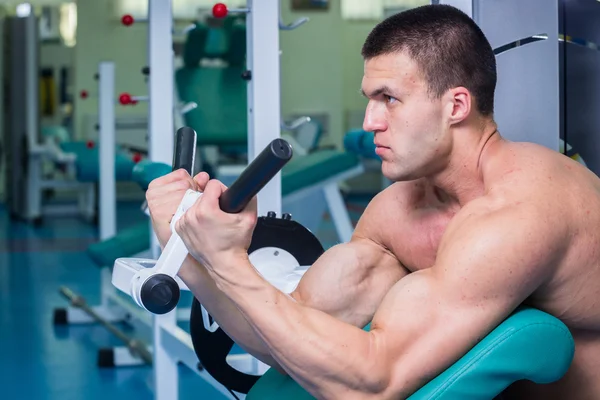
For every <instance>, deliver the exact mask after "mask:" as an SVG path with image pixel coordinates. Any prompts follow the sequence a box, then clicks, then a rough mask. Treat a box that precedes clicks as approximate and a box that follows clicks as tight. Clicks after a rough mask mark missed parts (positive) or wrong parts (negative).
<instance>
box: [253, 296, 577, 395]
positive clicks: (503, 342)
mask: <svg viewBox="0 0 600 400" xmlns="http://www.w3.org/2000/svg"><path fill="white" fill-rule="evenodd" d="M366 329H367V328H366ZM448 340H452V339H451V338H449V339H448ZM574 353H575V342H574V340H573V337H572V336H571V333H570V332H569V329H568V328H567V327H566V326H565V325H564V324H563V323H562V322H561V321H560V320H558V319H557V318H555V317H553V316H551V315H549V314H547V313H544V312H542V311H539V310H536V309H533V308H528V307H521V308H519V309H517V310H516V311H515V312H514V313H513V314H512V315H511V316H510V317H509V318H507V319H506V320H505V321H504V322H502V323H501V324H500V325H499V326H498V327H497V328H496V329H494V330H493V331H492V332H491V333H490V334H489V335H487V336H486V337H485V338H484V339H483V340H482V341H481V342H479V343H478V344H477V345H475V347H473V348H472V349H471V350H470V351H469V352H468V353H467V354H465V355H464V356H463V357H462V358H461V359H460V360H458V361H457V362H456V363H455V364H454V365H452V366H451V367H450V368H448V369H447V370H445V371H444V372H442V373H441V374H440V375H438V376H437V377H436V378H434V379H433V380H432V381H430V382H429V383H427V384H426V385H425V386H423V387H422V388H420V389H419V390H418V391H417V392H416V393H414V394H413V395H412V396H410V397H409V400H434V399H435V400H458V399H460V400H484V399H489V400H492V399H493V398H494V397H496V396H497V395H499V394H500V393H502V391H503V390H504V389H506V388H507V387H508V386H510V385H511V384H512V383H514V382H516V381H519V380H524V379H526V380H530V381H533V382H535V383H538V384H546V383H550V382H554V381H557V380H559V379H560V378H561V377H562V376H564V374H565V373H566V372H567V370H568V369H569V367H570V365H571V362H572V360H573V356H574ZM246 399H247V400H271V399H273V400H274V399H286V400H309V399H313V397H312V396H311V395H310V394H308V393H307V392H306V391H305V390H304V389H302V387H300V385H298V384H297V383H296V382H295V381H294V380H293V379H292V378H290V377H288V376H284V375H282V374H280V373H279V372H277V371H276V370H274V369H270V370H268V371H267V372H266V373H265V374H264V375H263V376H262V377H261V378H260V379H259V380H258V382H257V383H256V384H255V385H254V387H253V388H252V389H251V391H250V392H249V393H248V396H247V397H246Z"/></svg>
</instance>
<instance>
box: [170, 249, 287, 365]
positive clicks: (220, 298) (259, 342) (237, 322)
mask: <svg viewBox="0 0 600 400" xmlns="http://www.w3.org/2000/svg"><path fill="white" fill-rule="evenodd" d="M179 277H180V278H181V279H182V280H183V281H184V282H185V284H186V285H187V287H188V288H189V289H190V290H191V292H192V293H193V295H194V297H196V298H197V299H198V301H199V302H200V304H202V305H203V306H204V308H206V310H207V311H208V312H209V313H210V315H211V316H212V317H213V318H214V319H215V321H217V323H218V324H219V326H220V327H221V328H222V329H223V330H224V331H225V332H226V333H227V334H228V335H229V336H230V337H231V338H232V339H233V340H234V341H235V342H236V343H237V344H238V345H239V346H240V347H242V348H243V349H244V350H245V351H247V352H248V353H250V354H252V355H253V356H254V357H256V358H258V359H259V360H261V361H262V362H264V363H266V364H268V365H270V366H272V367H274V368H277V369H280V367H279V366H278V365H277V363H276V362H275V360H274V359H273V358H272V357H271V355H270V352H269V349H268V348H267V346H266V345H265V342H264V341H263V339H262V338H261V337H260V336H259V335H258V334H257V333H256V332H255V331H254V330H253V329H252V327H251V326H250V324H249V323H248V321H247V320H246V319H245V318H244V317H243V315H242V314H241V313H240V311H239V310H238V308H237V307H236V306H235V304H234V303H233V302H232V301H231V300H230V299H229V298H228V297H227V296H226V295H225V294H224V293H223V292H221V291H220V290H219V289H218V288H217V286H216V284H215V281H214V279H213V278H212V277H211V276H210V274H209V273H208V272H207V271H206V269H205V268H204V267H202V266H201V265H200V264H199V263H198V261H196V260H195V259H194V258H193V257H192V256H188V257H187V258H186V260H185V261H184V263H183V265H182V267H181V269H180V270H179Z"/></svg>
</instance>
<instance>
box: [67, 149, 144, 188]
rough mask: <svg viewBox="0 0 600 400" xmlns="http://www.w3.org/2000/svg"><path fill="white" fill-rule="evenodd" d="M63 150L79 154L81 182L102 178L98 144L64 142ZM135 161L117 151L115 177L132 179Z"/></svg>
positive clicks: (77, 168) (78, 172)
mask: <svg viewBox="0 0 600 400" xmlns="http://www.w3.org/2000/svg"><path fill="white" fill-rule="evenodd" d="M60 147H61V149H62V151H64V152H65V153H73V154H75V155H76V156H77V158H76V160H75V170H76V173H77V176H76V178H77V180H78V181H79V182H98V181H99V180H100V166H99V162H100V160H99V150H98V147H97V146H94V147H93V148H88V147H87V143H86V142H64V143H61V144H60ZM134 166H135V163H134V162H133V160H132V159H131V158H129V157H127V156H126V155H125V154H123V153H121V152H119V151H118V150H117V151H116V155H115V179H116V180H117V181H130V180H131V174H132V170H133V167H134Z"/></svg>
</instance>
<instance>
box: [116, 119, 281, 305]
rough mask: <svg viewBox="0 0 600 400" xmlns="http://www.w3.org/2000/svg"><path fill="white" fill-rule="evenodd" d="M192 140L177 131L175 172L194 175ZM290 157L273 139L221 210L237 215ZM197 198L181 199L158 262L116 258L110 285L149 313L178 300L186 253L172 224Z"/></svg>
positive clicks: (226, 195)
mask: <svg viewBox="0 0 600 400" xmlns="http://www.w3.org/2000/svg"><path fill="white" fill-rule="evenodd" d="M186 136H188V137H186ZM195 137H196V133H195V132H194V131H193V130H191V129H189V128H182V129H180V130H179V131H178V140H177V143H178V145H180V146H179V147H177V148H176V157H175V161H174V164H173V169H174V170H175V169H178V168H184V167H185V166H187V167H188V169H187V171H188V173H189V174H190V175H192V174H193V172H194V171H193V169H192V167H193V165H194V157H193V156H194V152H193V151H194V150H195V148H196V140H195ZM190 142H191V143H190ZM186 145H187V146H186ZM186 149H193V150H186ZM179 156H181V157H179ZM186 156H188V157H186ZM291 156H292V149H291V147H290V146H289V144H288V143H286V142H285V141H283V140H281V139H275V140H273V142H271V144H270V145H269V146H268V147H266V148H265V149H264V150H263V151H262V152H261V153H260V154H259V155H258V156H257V157H256V158H255V159H254V161H253V162H252V163H250V165H249V166H248V167H247V169H246V170H245V171H244V172H243V173H242V175H240V177H239V178H238V180H236V182H234V184H233V185H231V187H230V188H228V189H227V190H226V191H225V192H224V193H223V194H222V196H221V198H220V201H219V205H220V207H221V209H222V210H223V211H225V212H228V213H237V212H240V211H241V210H242V209H243V208H244V207H245V206H246V205H247V204H248V202H249V201H250V200H251V199H252V198H253V197H254V196H255V195H256V194H257V193H258V192H259V191H260V189H262V188H263V187H264V185H265V184H266V183H267V182H268V181H269V180H270V179H271V178H273V176H274V175H275V174H277V173H278V172H279V170H280V169H281V167H283V165H284V164H285V163H286V162H287V161H289V159H290V158H291ZM200 196H201V193H199V192H195V191H191V190H190V191H188V193H186V195H185V196H184V198H183V200H182V201H181V204H180V206H179V208H178V210H177V212H176V213H175V216H174V217H173V220H172V221H171V229H172V230H173V233H172V236H171V238H170V239H169V242H168V243H167V245H166V247H165V249H164V250H163V252H162V254H161V256H160V257H159V259H158V261H156V262H154V261H153V260H148V259H146V260H142V259H117V260H116V262H115V266H114V269H113V277H112V283H113V285H114V286H115V287H117V288H118V289H120V290H121V291H123V292H124V293H126V294H128V295H130V296H131V297H132V298H133V299H134V300H135V302H136V303H137V304H138V305H139V306H140V307H143V308H145V309H146V310H148V311H150V312H151V313H154V314H165V313H168V312H170V311H172V310H173V309H174V308H175V306H176V305H177V302H178V301H179V283H178V281H177V276H176V275H177V273H178V272H179V268H180V267H181V264H182V263H183V260H184V259H185V258H186V257H187V254H188V252H187V249H186V248H185V245H184V244H183V241H182V240H181V239H180V238H179V236H178V235H177V233H176V232H175V224H176V223H177V221H178V220H179V218H181V216H182V215H183V214H184V213H185V211H187V209H188V208H189V207H191V206H192V205H193V204H194V203H195V202H196V201H197V200H198V199H199V198H200Z"/></svg>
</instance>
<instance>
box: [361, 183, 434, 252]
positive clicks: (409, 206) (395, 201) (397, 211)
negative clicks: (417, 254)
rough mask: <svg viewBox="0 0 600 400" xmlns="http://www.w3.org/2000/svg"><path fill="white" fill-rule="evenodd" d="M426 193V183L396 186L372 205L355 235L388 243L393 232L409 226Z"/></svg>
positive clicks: (393, 185)
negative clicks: (409, 219) (411, 217)
mask: <svg viewBox="0 0 600 400" xmlns="http://www.w3.org/2000/svg"><path fill="white" fill-rule="evenodd" d="M424 193H425V183H424V181H423V180H416V181H410V182H395V183H393V184H392V185H390V186H388V187H387V188H386V189H384V190H382V191H381V192H379V193H378V194H377V195H376V196H375V197H373V199H372V200H371V201H370V202H369V204H368V205H367V207H366V208H365V210H364V212H363V213H362V215H361V217H360V219H359V220H358V223H357V225H356V228H355V231H354V235H355V236H356V237H364V238H369V239H371V240H374V241H376V242H378V243H384V242H386V241H387V240H386V238H387V237H388V236H389V234H390V229H393V228H394V227H401V226H405V225H406V221H407V217H409V216H410V214H411V210H414V208H415V205H416V204H418V203H419V201H421V200H422V198H423V196H424Z"/></svg>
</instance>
